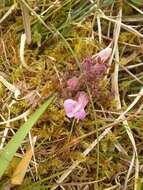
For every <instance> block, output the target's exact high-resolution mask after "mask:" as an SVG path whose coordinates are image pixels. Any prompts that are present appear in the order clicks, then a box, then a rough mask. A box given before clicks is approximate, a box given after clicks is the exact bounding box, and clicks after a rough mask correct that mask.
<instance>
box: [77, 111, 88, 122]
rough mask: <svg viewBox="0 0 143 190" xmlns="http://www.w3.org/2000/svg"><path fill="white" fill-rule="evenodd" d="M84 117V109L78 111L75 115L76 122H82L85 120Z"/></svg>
mask: <svg viewBox="0 0 143 190" xmlns="http://www.w3.org/2000/svg"><path fill="white" fill-rule="evenodd" d="M85 116H86V113H85V110H84V109H81V110H80V111H78V112H76V113H75V118H76V119H77V120H83V119H84V118H85Z"/></svg>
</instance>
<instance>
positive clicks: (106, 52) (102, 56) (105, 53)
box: [95, 47, 112, 63]
mask: <svg viewBox="0 0 143 190" xmlns="http://www.w3.org/2000/svg"><path fill="white" fill-rule="evenodd" d="M111 53H112V49H111V48H109V47H107V48H105V49H103V50H101V51H100V52H99V53H98V54H97V56H96V58H95V61H96V62H98V60H100V61H101V63H105V62H106V61H107V60H108V59H109V57H110V56H111Z"/></svg>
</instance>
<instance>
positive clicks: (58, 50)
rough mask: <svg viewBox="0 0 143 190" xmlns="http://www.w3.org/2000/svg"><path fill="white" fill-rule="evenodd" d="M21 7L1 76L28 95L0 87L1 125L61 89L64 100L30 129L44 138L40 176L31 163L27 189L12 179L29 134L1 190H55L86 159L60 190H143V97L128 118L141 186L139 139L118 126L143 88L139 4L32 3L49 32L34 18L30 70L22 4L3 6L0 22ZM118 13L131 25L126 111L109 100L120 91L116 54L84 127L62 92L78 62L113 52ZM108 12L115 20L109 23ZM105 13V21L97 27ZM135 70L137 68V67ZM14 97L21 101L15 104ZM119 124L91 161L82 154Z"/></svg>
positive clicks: (1, 56)
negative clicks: (115, 78)
mask: <svg viewBox="0 0 143 190" xmlns="http://www.w3.org/2000/svg"><path fill="white" fill-rule="evenodd" d="M14 3H17V4H16V6H15V8H14V10H13V11H12V12H11V13H10V14H9V15H8V16H7V18H5V19H4V20H3V21H2V23H1V25H0V76H2V77H4V78H5V79H6V80H7V81H8V82H9V83H11V84H13V85H15V86H16V87H17V88H18V89H19V90H20V92H21V95H20V97H19V99H17V100H15V98H14V94H13V93H12V92H11V91H9V90H8V89H7V88H6V86H5V85H3V83H0V104H1V111H0V117H1V121H3V120H8V119H9V118H15V117H17V116H19V115H21V114H22V113H23V112H25V111H26V110H28V109H31V110H32V112H34V110H35V109H36V108H37V107H38V106H39V105H40V104H41V102H43V101H44V100H45V99H46V98H47V97H48V96H49V95H50V94H51V93H52V92H58V95H57V99H56V102H54V103H53V104H52V105H50V107H49V108H48V109H47V111H46V112H45V114H44V115H43V116H42V117H41V118H40V120H39V121H38V123H37V124H36V125H35V126H33V128H32V130H31V135H32V136H37V141H36V144H35V148H34V154H35V159H36V163H37V171H36V169H35V165H34V164H33V162H32V161H31V163H30V166H29V169H28V171H27V173H26V175H25V178H24V180H23V182H22V184H21V185H20V186H13V185H11V182H10V179H11V176H12V174H13V172H14V170H15V168H16V166H17V163H18V162H19V160H20V159H21V157H23V153H22V149H23V150H24V151H25V150H26V149H27V147H28V146H29V137H28V136H27V138H26V139H25V140H24V142H23V143H22V144H21V148H19V151H18V152H17V155H15V157H14V158H13V160H12V162H11V165H10V166H9V169H8V170H7V171H6V173H5V175H4V176H3V177H2V179H1V182H0V187H1V189H2V190H3V189H14V190H21V189H23V190H36V189H37V190H40V189H41V190H42V189H50V188H51V187H52V186H53V184H56V181H57V179H58V178H59V177H60V176H61V175H62V174H63V173H64V172H65V171H66V170H67V169H68V168H69V167H70V166H71V165H72V163H73V162H74V161H76V160H81V163H80V164H79V165H78V166H77V167H76V168H75V169H74V170H73V171H72V172H71V173H70V175H68V176H67V178H66V179H65V180H64V181H63V182H62V183H61V186H59V187H58V189H68V190H70V189H73V190H79V189H83V190H92V189H93V190H95V189H96V190H103V189H106V190H107V189H123V188H124V187H125V189H127V190H132V189H134V184H135V183H136V184H137V186H138V190H141V189H142V177H143V170H142V164H143V158H142V151H143V148H142V146H143V140H142V139H143V110H142V107H143V106H142V98H140V99H139V101H138V102H136V103H135V105H134V106H133V108H132V109H131V110H130V111H129V112H127V113H126V115H125V116H126V120H127V121H128V127H129V128H130V129H131V131H130V132H131V133H132V135H133V138H134V140H135V145H136V148H137V153H138V155H136V156H137V157H138V160H139V172H138V174H139V176H138V179H137V181H135V170H136V164H135V163H134V164H133V166H132V169H131V172H130V173H129V174H130V175H129V178H127V173H128V171H129V167H130V166H131V164H132V163H131V160H132V158H133V153H134V148H133V144H132V143H133V142H132V141H131V140H130V138H129V134H128V132H127V130H126V128H125V127H124V124H123V123H122V122H119V123H116V124H114V121H115V120H116V119H117V118H118V116H119V115H120V114H121V113H122V112H123V111H125V110H126V109H127V108H128V107H129V106H130V105H131V104H132V102H133V101H134V99H135V98H136V96H130V95H133V94H138V93H139V91H140V89H141V88H142V85H143V64H142V65H140V66H137V65H136V64H139V63H141V62H142V61H143V46H142V44H143V36H142V14H141V11H142V7H140V6H139V5H138V4H133V3H132V1H117V2H116V1H112V0H111V1H106V0H105V1H98V2H97V4H96V2H93V3H92V1H90V0H89V1H88V0H87V1H85V0H80V1H79V0H63V1H54V2H53V1H46V0H41V1H28V3H29V6H30V7H31V9H32V10H33V11H35V12H36V13H37V14H38V15H42V16H41V19H42V20H44V22H45V24H46V26H48V27H49V28H50V30H48V29H47V27H45V26H44V25H43V23H42V22H41V21H40V19H39V18H38V17H37V16H35V15H34V14H33V13H30V18H31V20H30V24H31V36H32V41H31V43H30V44H29V45H26V46H25V51H24V57H25V62H26V64H27V65H28V68H26V67H24V66H23V65H22V64H21V61H20V54H19V51H20V39H21V35H22V33H24V25H23V15H22V11H21V6H20V4H19V1H12V0H8V1H2V3H1V7H0V10H1V13H0V17H1V18H2V17H3V16H4V15H5V14H6V12H7V11H8V10H9V8H10V7H11V6H12V5H14ZM96 5H98V6H96ZM27 9H28V8H27ZM119 10H122V18H121V22H122V23H123V24H124V25H129V26H130V27H129V29H128V30H127V28H126V27H124V25H122V26H121V30H120V32H119V34H118V37H119V39H118V40H117V43H118V49H119V56H120V57H119V63H120V65H121V67H119V70H118V73H119V78H118V86H119V95H120V100H121V109H120V110H118V109H117V107H116V103H117V102H116V100H115V99H114V98H113V99H112V101H110V104H109V102H108V99H107V100H105V95H106V92H107V90H111V89H112V86H113V87H114V84H112V83H113V81H112V77H113V75H114V72H115V63H116V62H117V60H116V58H115V57H114V58H113V60H112V64H111V66H110V71H109V73H108V76H107V79H106V81H105V83H106V85H105V91H104V90H102V93H103V94H101V97H100V99H98V101H96V100H94V99H92V102H90V103H89V105H88V106H87V108H86V112H87V117H86V118H85V119H84V120H83V121H80V122H79V123H77V122H76V121H74V120H72V119H68V118H67V117H66V115H65V112H64V109H63V102H64V100H65V96H64V88H63V87H64V85H65V83H66V80H67V79H68V78H70V75H71V76H72V73H74V72H76V71H79V67H78V66H79V63H81V62H82V60H83V59H84V58H86V57H89V56H92V55H95V54H96V53H97V52H99V51H100V50H101V49H103V48H105V47H107V46H108V45H109V44H110V43H111V42H112V48H113V49H114V46H115V44H114V41H115V33H114V32H115V28H116V22H113V21H112V20H114V21H116V20H117V15H118V12H119ZM44 11H45V13H44ZM101 11H102V13H104V14H105V15H106V16H107V17H108V18H109V20H107V19H104V18H103V16H102V14H101ZM98 16H99V19H100V24H99V23H97V17H98ZM132 28H133V29H135V30H136V31H138V34H135V33H134V32H133V31H132ZM100 29H101V32H100ZM100 37H101V42H100V41H99V40H100ZM131 66H134V67H133V68H132V69H130V67H131ZM126 70H127V71H129V72H127V71H126ZM62 85H63V86H62ZM113 90H114V89H113ZM39 95H40V96H39ZM13 100H15V102H14V103H13V104H11V103H12V101H13ZM141 106H142V107H141ZM93 109H94V110H93ZM95 115H96V116H95ZM23 123H24V118H23V119H21V120H17V121H15V122H11V123H9V127H10V128H11V129H13V131H14V132H16V131H17V129H18V128H19V127H20V126H21V125H22V124H23ZM112 124H113V128H112V129H111V132H110V133H108V134H107V135H106V136H105V138H103V139H102V140H101V141H100V142H99V143H98V145H97V146H96V147H95V148H93V149H92V150H91V152H90V153H89V154H88V155H87V156H83V154H82V152H84V150H85V149H87V148H88V147H89V145H90V144H91V143H92V142H93V141H94V140H95V139H96V138H97V139H98V136H99V135H100V134H101V133H102V132H103V131H104V130H105V127H106V126H107V127H108V125H110V126H112ZM6 127H7V126H6V125H1V129H0V136H1V138H2V136H3V131H4V129H5V128H6ZM97 129H99V131H98V130H97ZM12 136H13V133H12V130H9V132H8V134H7V137H6V142H8V141H9V139H11V137H12ZM6 142H5V143H6ZM119 145H120V146H121V147H122V148H121V149H120V151H119V148H117V146H118V147H119ZM124 151H125V152H126V154H125V152H124ZM98 180H99V181H98ZM126 180H127V181H126ZM126 182H127V185H126V186H125V183H126Z"/></svg>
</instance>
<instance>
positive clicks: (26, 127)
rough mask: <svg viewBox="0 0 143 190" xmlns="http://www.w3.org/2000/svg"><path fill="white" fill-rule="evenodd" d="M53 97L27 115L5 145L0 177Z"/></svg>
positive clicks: (0, 159)
mask: <svg viewBox="0 0 143 190" xmlns="http://www.w3.org/2000/svg"><path fill="white" fill-rule="evenodd" d="M55 98H56V95H55V94H54V95H52V96H50V97H49V99H48V100H47V101H46V102H45V103H44V104H43V105H41V106H40V107H39V108H38V109H37V110H36V111H35V112H34V113H33V114H32V115H31V116H30V117H29V119H28V120H27V121H26V123H24V124H23V125H22V126H21V127H20V129H19V130H18V131H17V132H16V134H15V135H14V136H13V138H12V139H11V140H10V141H9V142H8V144H7V145H6V146H5V148H4V150H3V151H2V152H1V154H0V177H1V176H2V175H3V174H4V172H5V170H6V169H7V167H8V165H9V163H10V161H11V160H12V158H13V156H14V155H15V153H16V151H17V150H18V148H19V146H20V145H21V143H22V141H23V140H24V138H25V137H26V135H27V134H28V132H29V131H30V129H31V128H32V126H33V125H34V124H35V123H36V122H37V121H38V119H39V117H40V116H41V115H42V114H43V113H44V112H45V110H46V109H47V107H48V106H49V105H50V104H51V103H52V102H53V100H55Z"/></svg>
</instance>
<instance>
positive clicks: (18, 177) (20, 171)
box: [11, 137, 36, 185]
mask: <svg viewBox="0 0 143 190" xmlns="http://www.w3.org/2000/svg"><path fill="white" fill-rule="evenodd" d="M32 141H33V146H34V144H35V142H36V137H34V138H33V140H32ZM32 154H33V153H32V147H31V146H30V147H29V148H28V150H27V151H26V153H25V155H24V157H23V158H22V160H21V161H20V163H19V164H18V166H17V167H16V169H15V171H14V173H13V175H12V178H11V183H12V184H13V185H20V184H22V182H23V179H24V176H25V174H26V171H27V168H28V165H29V163H30V160H31V158H32Z"/></svg>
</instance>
